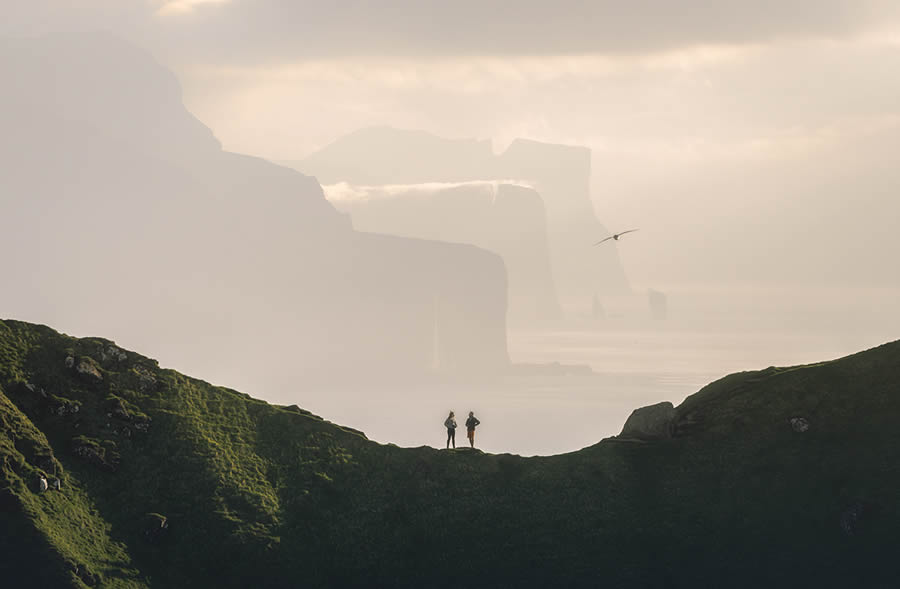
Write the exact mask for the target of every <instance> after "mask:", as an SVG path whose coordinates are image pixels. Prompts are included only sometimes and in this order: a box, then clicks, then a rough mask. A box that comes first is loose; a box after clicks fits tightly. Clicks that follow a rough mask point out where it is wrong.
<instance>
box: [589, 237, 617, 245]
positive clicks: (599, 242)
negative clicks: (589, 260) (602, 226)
mask: <svg viewBox="0 0 900 589" xmlns="http://www.w3.org/2000/svg"><path fill="white" fill-rule="evenodd" d="M612 238H613V236H612V235H610V236H609V237H607V238H606V239H601V240H600V241H598V242H597V243H595V244H594V245H600V244H601V243H603V242H604V241H609V240H610V239H612Z"/></svg>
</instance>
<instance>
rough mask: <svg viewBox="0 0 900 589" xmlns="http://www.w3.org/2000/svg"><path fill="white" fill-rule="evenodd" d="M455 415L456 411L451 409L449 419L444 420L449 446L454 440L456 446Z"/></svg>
mask: <svg viewBox="0 0 900 589" xmlns="http://www.w3.org/2000/svg"><path fill="white" fill-rule="evenodd" d="M453 416H454V413H453V412H452V411H451V412H450V415H448V416H447V419H445V420H444V427H446V428H447V448H449V447H450V442H451V441H452V442H453V447H454V448H456V419H455V418H454V417H453Z"/></svg>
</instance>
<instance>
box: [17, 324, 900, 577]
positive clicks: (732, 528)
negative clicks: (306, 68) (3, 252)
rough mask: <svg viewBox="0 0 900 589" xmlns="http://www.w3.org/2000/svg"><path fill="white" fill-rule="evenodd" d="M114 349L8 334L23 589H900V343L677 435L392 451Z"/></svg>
mask: <svg viewBox="0 0 900 589" xmlns="http://www.w3.org/2000/svg"><path fill="white" fill-rule="evenodd" d="M112 345H113V344H112V343H111V342H109V341H107V340H102V339H98V338H87V339H74V338H71V337H67V336H64V335H61V334H59V333H56V332H54V331H53V330H51V329H49V328H47V327H42V326H36V325H31V324H27V323H20V322H16V321H0V426H2V427H0V510H2V516H3V525H2V526H0V575H2V577H0V578H2V579H3V580H4V583H8V584H10V586H25V585H29V584H39V585H42V586H69V587H84V586H86V585H87V586H110V587H191V586H217V587H248V586H254V587H294V586H297V585H298V584H302V585H303V586H308V587H357V586H392V587H451V586H456V585H457V584H458V582H459V578H460V574H461V573H460V566H461V565H460V563H465V566H466V567H468V569H467V570H472V571H477V575H474V576H472V577H470V578H468V579H467V585H470V586H475V587H548V586H566V587H596V586H597V585H598V584H603V585H607V586H612V587H624V586H635V587H676V588H680V587H684V588H689V587H691V588H693V587H704V586H729V587H747V588H750V587H763V586H774V587H782V586H804V587H809V586H814V587H841V586H856V587H890V586H893V585H894V584H895V583H894V582H895V581H896V579H897V578H898V577H897V574H898V569H897V566H896V564H895V560H896V559H895V558H894V553H895V550H896V531H897V529H898V526H900V508H898V505H900V503H898V501H897V499H898V496H897V489H900V469H898V466H897V465H898V464H900V427H898V426H900V423H898V415H900V342H895V343H892V344H887V345H884V346H881V347H879V348H875V349H872V350H869V351H866V352H862V353H859V354H856V355H854V356H850V357H847V358H843V359H840V360H835V361H833V362H825V363H822V364H817V365H811V366H799V367H794V368H781V369H779V368H772V369H767V370H764V371H759V372H748V373H741V374H736V375H732V376H729V377H726V378H724V379H722V380H720V381H717V382H715V383H712V384H710V385H709V386H707V387H705V388H704V389H702V390H701V391H699V392H698V393H697V394H695V395H693V396H691V397H689V398H688V399H687V400H686V401H685V402H684V403H682V404H681V405H680V406H679V407H677V408H675V415H674V420H673V427H672V436H671V437H670V438H665V439H655V440H644V441H642V442H638V443H635V442H634V441H633V440H623V439H618V438H611V439H608V440H604V441H602V442H600V443H598V444H596V445H594V446H592V447H589V448H585V449H583V450H580V451H578V452H573V453H570V454H564V455H559V456H549V457H535V458H522V457H519V456H514V455H491V454H485V453H482V452H468V451H446V450H435V449H431V448H425V447H422V448H398V447H396V446H393V445H380V444H376V443H374V442H371V441H369V440H367V439H366V438H365V437H364V436H363V435H361V434H360V433H359V432H354V431H352V430H348V429H345V428H342V427H340V426H338V425H335V424H332V423H329V422H327V421H324V420H322V419H321V418H318V417H316V416H314V415H311V414H309V413H308V412H304V411H302V410H301V409H299V408H298V407H278V406H273V405H269V404H267V403H264V402H261V401H257V400H255V399H253V398H251V397H249V396H247V395H245V394H242V393H238V392H236V391H233V390H230V389H225V388H221V387H215V386H212V385H209V384H207V383H205V382H202V381H198V380H194V379H191V378H189V377H186V376H184V375H181V374H179V373H177V372H174V371H171V370H164V369H160V368H159V367H158V365H157V364H156V363H155V362H154V361H153V360H151V359H149V358H146V357H144V356H142V355H140V354H137V353H134V352H131V351H124V354H125V356H124V358H122V359H121V360H120V359H118V358H114V357H112V356H108V357H107V359H106V360H104V359H103V351H104V350H107V349H109V347H110V346H112ZM68 358H73V359H75V360H77V359H81V358H90V359H91V360H92V361H93V362H94V363H95V365H96V369H97V371H98V372H99V373H100V375H101V376H102V380H94V381H90V382H89V381H86V380H84V379H83V378H80V377H79V375H78V374H77V372H76V371H75V370H74V369H73V364H74V362H68V361H67V360H68ZM54 399H65V400H67V402H68V403H69V404H70V405H72V406H75V405H77V406H78V407H79V408H80V409H79V411H77V412H64V413H63V414H58V413H56V412H54V411H51V410H49V408H50V407H52V406H54V405H53V404H52V403H54V402H55V401H54ZM795 418H803V419H804V420H806V421H807V423H808V424H809V427H808V428H807V429H806V430H804V431H798V430H797V429H796V428H795V427H793V426H792V419H795ZM139 424H149V425H148V427H143V428H139V427H138V425H139ZM126 431H127V432H130V434H126V433H125V432H126ZM104 463H105V464H115V466H116V468H115V469H111V468H107V467H104ZM42 478H43V479H44V480H47V481H51V480H54V479H59V480H60V483H61V484H60V485H59V488H56V486H55V485H53V486H51V485H49V484H48V486H47V489H46V490H43V491H41V489H42V488H43V485H40V486H38V485H37V482H38V481H40V480H41V479H42Z"/></svg>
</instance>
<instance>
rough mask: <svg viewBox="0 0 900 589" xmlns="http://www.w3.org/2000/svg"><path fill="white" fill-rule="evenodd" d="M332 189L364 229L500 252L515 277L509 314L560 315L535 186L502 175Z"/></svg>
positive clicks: (516, 317) (516, 318)
mask: <svg viewBox="0 0 900 589" xmlns="http://www.w3.org/2000/svg"><path fill="white" fill-rule="evenodd" d="M326 196H327V197H328V198H329V200H330V202H331V203H332V204H333V205H334V206H335V207H336V208H337V209H338V210H340V211H342V212H346V213H348V214H349V215H350V216H351V218H352V220H353V226H354V227H355V228H356V229H358V230H361V231H377V232H379V233H389V234H391V235H400V236H405V237H417V238H424V239H434V240H439V241H446V242H455V243H469V244H473V245H476V246H478V247H481V248H484V249H486V250H489V251H492V252H496V253H497V254H499V255H500V257H502V258H503V261H504V264H505V265H506V269H507V273H508V276H509V320H510V321H512V322H524V321H531V320H534V319H553V318H558V317H559V315H560V308H559V301H558V300H557V298H556V289H555V287H554V284H553V276H552V272H551V266H550V252H549V246H548V243H547V217H546V213H545V210H544V203H543V200H542V199H541V197H540V195H539V194H538V193H537V192H535V191H534V190H532V189H530V188H527V187H522V186H516V185H513V184H505V183H496V182H468V183H458V184H435V185H428V184H424V185H423V184H413V185H410V186H396V185H394V186H375V187H365V186H348V185H337V186H333V187H327V188H326Z"/></svg>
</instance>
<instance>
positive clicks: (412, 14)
mask: <svg viewBox="0 0 900 589" xmlns="http://www.w3.org/2000/svg"><path fill="white" fill-rule="evenodd" d="M181 1H182V0H179V2H181ZM205 12H207V14H204V17H203V18H202V19H196V20H195V21H192V22H191V24H190V26H180V25H174V24H172V25H171V26H169V25H170V24H171V23H162V24H161V25H160V26H161V29H160V31H158V32H159V33H160V34H161V35H162V36H163V37H164V38H165V42H166V45H169V46H176V47H180V49H181V50H183V51H184V52H189V53H191V54H192V56H193V58H194V59H197V60H200V61H207V62H214V63H238V62H245V63H259V62H261V61H265V62H275V63H283V62H292V61H296V60H297V59H300V58H311V57H338V56H363V55H365V56H373V55H377V56H395V57H396V56H417V57H421V56H460V55H483V56H489V55H497V56H509V55H532V56H536V55H571V54H598V53H600V54H629V53H653V52H661V51H667V50H671V49H673V48H681V47H689V46H695V45H734V44H752V43H767V42H771V41H776V40H785V39H798V38H801V39H803V38H843V37H847V36H853V35H859V34H863V33H866V32H869V31H872V30H880V29H883V28H885V27H890V26H893V25H896V24H897V23H898V19H900V6H898V4H897V3H896V2H891V1H889V0H755V1H750V0H717V1H715V2H711V1H709V0H681V1H678V2H675V1H672V0H632V1H631V2H621V1H620V0H595V1H593V2H584V1H583V0H555V1H548V0H519V1H517V2H515V3H510V2H505V1H504V2H500V1H497V0H494V1H491V0H455V1H454V2H445V1H437V0H432V1H426V0H381V1H378V2H366V1H361V0H332V1H330V2H319V1H315V2H313V1H311V0H253V1H250V0H235V1H232V2H229V3H227V4H219V5H217V6H216V7H215V10H209V11H205Z"/></svg>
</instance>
